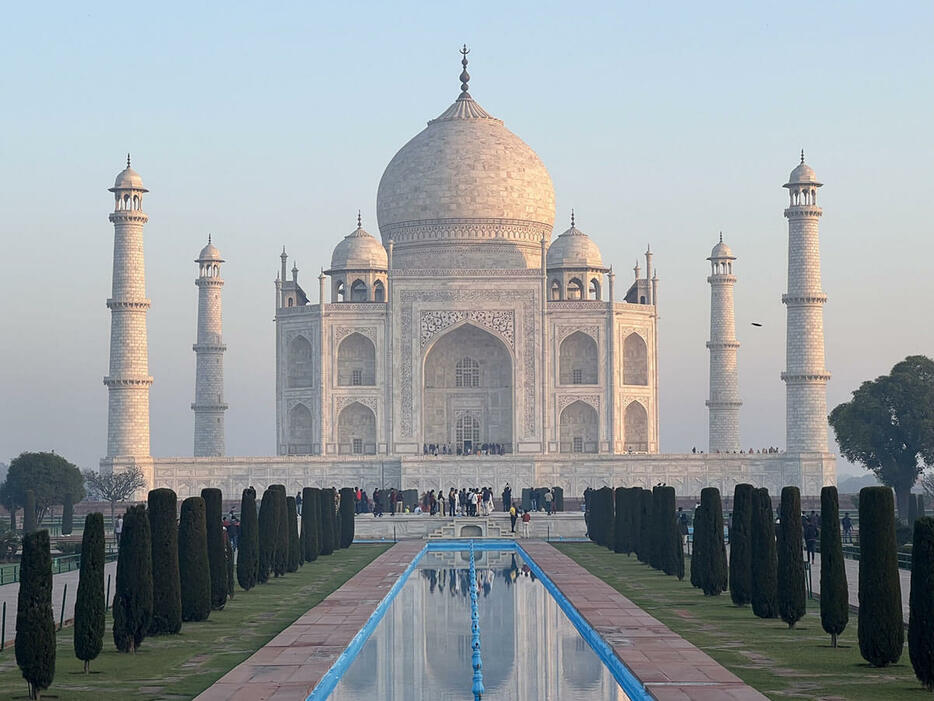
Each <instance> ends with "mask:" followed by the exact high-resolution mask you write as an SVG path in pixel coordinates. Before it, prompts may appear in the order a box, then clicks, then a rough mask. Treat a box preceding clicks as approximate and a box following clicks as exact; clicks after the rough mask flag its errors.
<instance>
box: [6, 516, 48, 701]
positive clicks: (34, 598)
mask: <svg viewBox="0 0 934 701" xmlns="http://www.w3.org/2000/svg"><path fill="white" fill-rule="evenodd" d="M19 571H20V583H19V593H18V595H17V604H16V641H15V643H14V644H15V647H16V664H18V665H19V668H20V671H21V672H22V673H23V679H25V680H26V683H27V684H29V698H31V699H38V698H39V697H40V696H41V694H42V690H43V689H48V688H49V685H50V684H51V683H52V679H53V678H54V677H55V619H54V618H53V614H52V556H51V554H50V552H49V532H48V531H46V530H42V531H34V532H32V533H27V534H26V535H24V536H23V557H22V559H21V560H20V570H19Z"/></svg>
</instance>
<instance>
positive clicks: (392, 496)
mask: <svg viewBox="0 0 934 701" xmlns="http://www.w3.org/2000/svg"><path fill="white" fill-rule="evenodd" d="M398 499H399V496H398V494H396V488H395V487H393V488H392V489H390V490H389V515H390V516H395V515H396V501H398Z"/></svg>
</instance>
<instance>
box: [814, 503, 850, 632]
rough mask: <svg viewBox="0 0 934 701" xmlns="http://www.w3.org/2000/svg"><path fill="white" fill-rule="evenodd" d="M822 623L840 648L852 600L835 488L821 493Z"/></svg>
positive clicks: (825, 630)
mask: <svg viewBox="0 0 934 701" xmlns="http://www.w3.org/2000/svg"><path fill="white" fill-rule="evenodd" d="M820 518H821V529H820V622H821V626H822V627H823V629H824V632H826V633H828V634H829V635H830V643H831V645H833V647H837V636H838V635H840V633H842V632H843V630H844V629H845V628H846V624H847V622H848V621H849V619H850V597H849V591H848V589H847V583H846V569H845V566H844V562H843V541H842V539H841V537H840V504H839V497H838V495H837V488H836V487H824V488H823V489H821V491H820Z"/></svg>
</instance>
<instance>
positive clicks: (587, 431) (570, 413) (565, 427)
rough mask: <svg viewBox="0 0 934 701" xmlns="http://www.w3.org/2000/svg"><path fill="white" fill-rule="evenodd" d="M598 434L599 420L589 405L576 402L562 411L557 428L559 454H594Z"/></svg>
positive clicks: (597, 442)
mask: <svg viewBox="0 0 934 701" xmlns="http://www.w3.org/2000/svg"><path fill="white" fill-rule="evenodd" d="M599 433H600V419H599V417H598V416H597V410H596V409H594V408H593V407H592V406H590V404H586V403H585V402H582V401H580V400H578V401H576V402H571V403H570V404H568V406H566V407H565V408H564V409H563V410H562V412H561V417H560V419H559V426H558V434H559V438H560V444H559V446H560V452H562V453H596V452H597V449H598V447H599Z"/></svg>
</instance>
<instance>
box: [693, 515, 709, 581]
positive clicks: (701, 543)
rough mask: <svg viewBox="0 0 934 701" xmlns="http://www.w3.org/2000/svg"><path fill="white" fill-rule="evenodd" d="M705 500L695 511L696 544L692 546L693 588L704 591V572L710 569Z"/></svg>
mask: <svg viewBox="0 0 934 701" xmlns="http://www.w3.org/2000/svg"><path fill="white" fill-rule="evenodd" d="M706 506H707V505H706V504H705V503H704V500H703V499H701V503H700V504H699V505H698V507H697V508H696V509H694V542H693V545H692V546H691V586H692V587H697V588H698V589H703V587H704V574H703V572H704V570H705V569H706V568H707V567H708V564H707V562H706V561H705V560H706V559H707V553H706V552H705V550H704V548H705V547H706V546H707V545H708V542H707V541H708V539H707V537H706V533H705V529H706V528H707V525H708V523H707V518H706V517H705V515H704V509H705V508H706Z"/></svg>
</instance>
